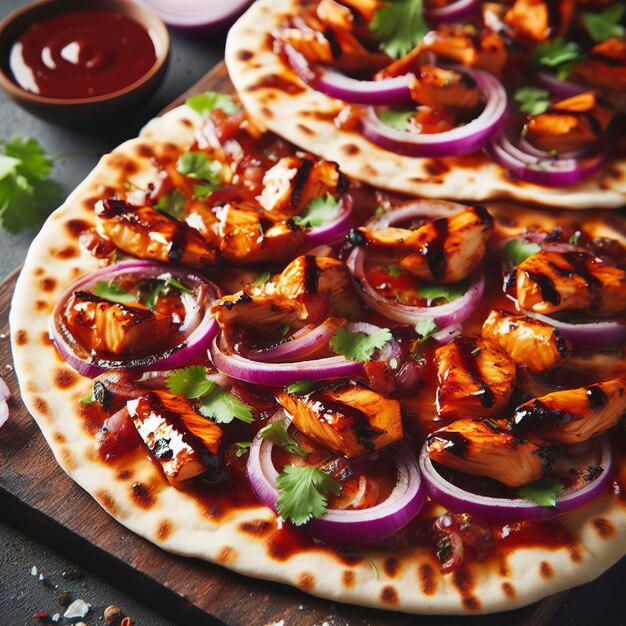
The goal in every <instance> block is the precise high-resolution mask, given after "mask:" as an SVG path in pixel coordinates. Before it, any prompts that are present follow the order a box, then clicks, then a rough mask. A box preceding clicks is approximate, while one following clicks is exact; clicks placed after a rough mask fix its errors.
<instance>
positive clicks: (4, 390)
mask: <svg viewBox="0 0 626 626" xmlns="http://www.w3.org/2000/svg"><path fill="white" fill-rule="evenodd" d="M12 395H13V394H12V393H11V390H10V389H9V386H8V385H7V384H6V381H5V380H4V378H0V396H1V397H2V398H3V399H4V400H10V399H11V396H12Z"/></svg>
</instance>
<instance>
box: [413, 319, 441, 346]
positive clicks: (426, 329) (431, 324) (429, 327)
mask: <svg viewBox="0 0 626 626" xmlns="http://www.w3.org/2000/svg"><path fill="white" fill-rule="evenodd" d="M438 329H439V327H438V326H437V324H436V323H435V320H434V318H432V317H425V318H424V319H423V320H420V321H419V322H417V324H415V332H416V333H417V334H418V335H419V336H420V342H424V341H426V340H427V339H428V338H429V337H430V336H431V335H432V334H433V333H434V332H436V331H437V330H438Z"/></svg>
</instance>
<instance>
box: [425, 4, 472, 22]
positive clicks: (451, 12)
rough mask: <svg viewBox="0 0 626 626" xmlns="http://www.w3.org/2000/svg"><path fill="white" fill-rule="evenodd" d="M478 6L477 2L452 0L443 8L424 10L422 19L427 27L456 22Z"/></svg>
mask: <svg viewBox="0 0 626 626" xmlns="http://www.w3.org/2000/svg"><path fill="white" fill-rule="evenodd" d="M477 6H478V0H454V1H453V2H451V3H450V4H448V5H447V6H445V7H440V8H437V9H424V17H425V18H426V21H427V22H428V25H429V26H432V27H436V26H439V24H446V23H448V22H456V21H458V20H460V19H461V18H463V17H465V16H466V15H469V14H470V13H472V12H473V11H474V10H475V9H476V7H477Z"/></svg>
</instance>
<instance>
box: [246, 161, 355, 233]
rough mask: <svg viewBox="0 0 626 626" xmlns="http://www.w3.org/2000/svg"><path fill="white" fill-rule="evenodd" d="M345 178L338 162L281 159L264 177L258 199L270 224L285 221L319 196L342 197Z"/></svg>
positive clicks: (346, 181)
mask: <svg viewBox="0 0 626 626" xmlns="http://www.w3.org/2000/svg"><path fill="white" fill-rule="evenodd" d="M347 188H348V179H347V178H346V177H345V176H344V175H343V174H342V173H341V172H340V171H339V166H338V165H337V163H334V162H331V161H322V160H315V159H309V158H306V157H302V158H301V157H295V156H293V157H283V158H282V159H280V161H278V163H276V165H274V167H272V168H271V169H269V170H268V171H267V172H266V173H265V176H264V177H263V192H262V193H261V195H260V196H258V197H257V200H258V201H259V203H260V204H261V206H262V207H263V209H264V210H265V211H266V212H267V215H268V217H269V218H270V219H272V221H279V220H286V219H289V218H291V217H294V215H298V214H300V213H302V211H304V209H305V208H306V206H307V204H308V203H309V202H310V201H311V200H313V199H314V198H317V197H319V196H325V195H326V194H328V193H330V194H331V195H335V194H341V193H343V192H345V191H346V190H347Z"/></svg>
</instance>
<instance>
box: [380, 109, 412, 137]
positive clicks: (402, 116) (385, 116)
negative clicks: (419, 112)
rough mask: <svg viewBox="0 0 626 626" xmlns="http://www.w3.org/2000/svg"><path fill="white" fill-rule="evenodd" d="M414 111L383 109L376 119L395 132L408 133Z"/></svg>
mask: <svg viewBox="0 0 626 626" xmlns="http://www.w3.org/2000/svg"><path fill="white" fill-rule="evenodd" d="M414 115H415V111H396V110H395V109H383V110H382V111H381V112H380V113H379V114H378V118H379V119H380V121H381V122H382V123H383V124H386V125H387V126H390V127H391V128H395V129H396V130H402V131H405V132H406V131H408V130H410V129H411V124H410V119H411V118H412V117H413V116H414Z"/></svg>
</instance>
